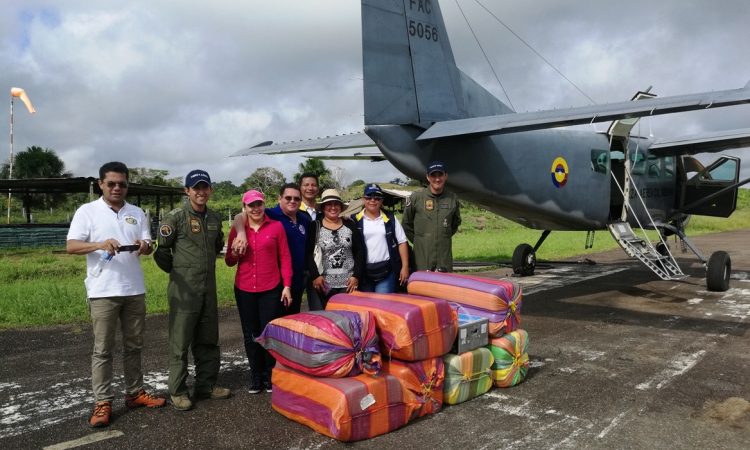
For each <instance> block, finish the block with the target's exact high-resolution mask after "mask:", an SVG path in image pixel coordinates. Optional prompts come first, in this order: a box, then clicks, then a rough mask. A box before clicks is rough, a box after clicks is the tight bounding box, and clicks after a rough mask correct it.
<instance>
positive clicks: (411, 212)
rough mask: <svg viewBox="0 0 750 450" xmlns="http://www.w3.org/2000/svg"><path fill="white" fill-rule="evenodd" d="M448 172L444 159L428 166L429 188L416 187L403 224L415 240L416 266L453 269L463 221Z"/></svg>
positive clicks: (420, 267)
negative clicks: (454, 242) (449, 187)
mask: <svg viewBox="0 0 750 450" xmlns="http://www.w3.org/2000/svg"><path fill="white" fill-rule="evenodd" d="M447 179H448V172H447V171H446V170H445V165H443V163H442V162H440V161H433V162H431V163H430V164H429V165H428V166H427V181H429V182H430V189H429V190H428V191H422V190H419V191H414V192H412V194H411V197H410V198H409V199H407V201H406V209H405V210H404V216H403V219H402V220H401V224H402V226H403V227H404V232H406V237H407V238H408V239H409V240H410V241H411V242H412V243H413V244H414V257H415V260H416V265H417V267H416V270H432V271H437V272H453V245H452V239H451V238H452V237H453V235H454V234H456V231H458V226H459V225H461V212H460V211H459V205H458V197H456V194H454V193H453V192H451V191H447V190H445V180H447Z"/></svg>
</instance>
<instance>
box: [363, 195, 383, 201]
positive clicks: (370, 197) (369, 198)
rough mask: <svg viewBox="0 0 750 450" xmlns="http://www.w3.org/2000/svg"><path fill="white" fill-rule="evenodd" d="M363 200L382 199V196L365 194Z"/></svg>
mask: <svg viewBox="0 0 750 450" xmlns="http://www.w3.org/2000/svg"><path fill="white" fill-rule="evenodd" d="M365 200H375V201H377V202H379V201H380V200H383V197H381V196H380V195H365Z"/></svg>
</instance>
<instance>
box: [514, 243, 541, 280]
mask: <svg viewBox="0 0 750 450" xmlns="http://www.w3.org/2000/svg"><path fill="white" fill-rule="evenodd" d="M535 268H536V253H535V252H534V248H533V247H532V246H530V245H529V244H521V245H519V246H518V247H516V249H515V251H513V273H515V274H516V275H520V276H522V277H528V276H531V275H534V269H535Z"/></svg>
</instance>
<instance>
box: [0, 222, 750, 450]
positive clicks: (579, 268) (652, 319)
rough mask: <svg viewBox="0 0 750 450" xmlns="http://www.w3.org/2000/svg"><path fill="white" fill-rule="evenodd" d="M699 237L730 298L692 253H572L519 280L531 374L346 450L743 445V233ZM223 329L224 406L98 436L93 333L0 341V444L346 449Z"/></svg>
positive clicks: (161, 383) (148, 357)
mask: <svg viewBox="0 0 750 450" xmlns="http://www.w3.org/2000/svg"><path fill="white" fill-rule="evenodd" d="M694 242H695V243H696V245H697V246H698V248H699V249H700V250H701V251H702V252H703V253H704V254H705V255H710V254H711V252H713V251H716V250H720V249H724V250H728V251H729V253H730V255H731V257H732V264H733V277H732V281H731V286H730V290H729V291H727V292H723V293H715V292H708V291H707V290H706V289H705V271H704V270H703V266H702V265H701V264H700V263H699V262H698V260H697V258H695V257H694V256H691V255H690V254H686V255H679V256H678V261H679V262H680V264H681V266H682V267H683V270H684V271H685V272H686V273H688V274H690V275H691V277H690V278H687V279H685V280H681V281H676V282H665V281H661V280H658V279H657V278H656V276H655V275H653V274H652V273H651V272H650V271H649V270H648V269H646V268H645V267H643V266H641V265H640V263H638V262H637V261H635V260H630V259H627V258H626V257H625V256H624V253H622V252H621V251H619V250H618V251H613V252H605V253H600V254H596V255H594V256H590V257H589V258H590V259H593V260H595V261H596V262H597V264H596V265H585V264H575V263H574V261H575V260H572V261H571V264H551V265H548V266H545V267H544V268H543V269H541V270H538V271H537V274H536V275H534V276H533V277H528V278H523V279H518V278H515V279H514V280H516V281H519V282H520V283H521V284H522V285H523V286H524V296H523V308H522V323H521V327H522V328H524V329H525V330H527V331H528V332H529V337H530V351H529V354H530V359H531V369H530V371H529V376H528V378H527V380H526V381H525V382H524V383H522V384H520V385H518V386H516V387H513V388H509V389H499V388H493V389H492V390H491V391H490V392H489V393H487V394H485V395H484V396H481V397H479V398H477V399H474V400H472V401H469V402H466V403H463V404H461V405H456V406H446V407H444V408H443V410H442V411H441V412H440V413H438V414H436V415H433V416H429V417H426V418H423V419H420V420H417V421H414V422H412V423H410V424H409V425H407V426H406V427H404V428H402V429H400V430H397V431H395V432H393V433H390V434H387V435H385V436H380V437H377V438H374V439H371V440H368V441H363V442H359V443H355V444H352V445H351V446H352V447H356V448H376V447H377V448H386V449H410V448H459V447H461V448H471V449H484V448H486V449H496V448H506V449H512V448H519V449H521V448H534V449H540V448H543V449H553V448H559V449H568V448H576V449H577V448H602V449H605V448H606V449H620V448H622V449H625V448H637V447H641V448H712V449H713V448H717V449H747V448H750V403H748V402H749V401H750V370H749V369H750V341H749V340H748V338H749V337H750V331H749V330H748V329H749V328H750V320H748V316H750V244H748V242H750V229H746V230H740V231H733V232H724V233H717V234H712V235H707V236H700V237H697V238H695V239H694ZM673 247H674V246H673ZM509 272H510V270H509V269H500V270H494V271H490V272H483V273H481V274H479V275H481V276H486V277H490V278H502V277H506V276H507V275H509ZM147 326H148V337H147V346H146V348H145V349H144V367H145V370H146V372H147V376H146V383H147V385H148V388H149V389H150V390H151V391H157V392H159V393H162V394H165V391H166V385H165V383H166V375H167V370H166V368H167V358H166V338H167V332H166V329H167V320H166V317H165V316H153V317H149V319H148V323H147ZM220 331H221V346H222V355H223V356H222V358H223V363H222V373H221V375H220V378H219V379H220V383H221V384H222V385H223V386H226V387H229V388H231V389H232V390H233V391H234V393H235V395H234V396H233V397H232V398H231V399H229V400H223V401H202V402H199V403H198V404H197V406H196V408H195V409H194V410H193V411H189V412H177V411H175V410H173V409H172V408H171V407H167V408H163V409H161V410H145V409H139V410H129V409H128V408H126V407H125V404H124V401H123V399H122V398H119V399H118V400H117V401H116V402H115V404H114V408H113V410H114V415H113V423H112V425H111V426H110V427H109V428H107V429H104V430H101V431H100V430H93V429H91V428H89V427H88V425H87V421H88V418H89V415H90V414H91V409H92V408H91V407H92V401H93V399H92V396H91V392H90V390H91V384H90V356H91V347H92V336H91V327H90V325H89V324H81V325H73V326H60V327H50V328H42V329H39V328H37V329H26V330H18V331H6V332H2V333H0V352H1V353H0V354H2V356H3V369H2V372H1V373H0V448H8V449H11V448H13V449H16V448H42V447H46V446H53V445H56V444H61V443H62V444H63V446H58V447H56V448H72V446H74V445H77V444H83V443H87V444H86V446H85V447H83V448H86V449H89V448H112V447H116V448H200V447H204V448H230V447H231V448H259V449H261V448H263V449H267V448H294V449H327V448H344V444H342V443H340V442H337V441H335V440H333V439H330V438H328V437H326V436H322V435H319V434H317V433H315V432H313V431H312V430H310V429H309V428H307V427H305V426H303V425H300V424H297V423H295V422H292V421H289V420H287V419H285V418H284V417H282V416H281V415H279V414H277V413H276V412H274V411H273V409H272V408H271V406H270V394H265V393H264V394H259V395H250V394H248V393H247V391H246V388H245V387H246V384H247V382H248V375H249V371H248V370H247V369H246V362H245V357H244V348H243V345H242V333H241V330H240V326H239V320H238V318H237V313H236V310H235V309H234V308H227V309H224V310H222V312H221V325H220ZM115 373H116V374H118V373H121V364H120V362H119V360H116V364H115ZM115 389H116V390H120V389H122V380H121V378H120V377H118V379H117V384H116V386H115ZM97 439H99V440H97ZM65 445H67V447H64V446H65Z"/></svg>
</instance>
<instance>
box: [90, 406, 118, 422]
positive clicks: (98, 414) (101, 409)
mask: <svg viewBox="0 0 750 450" xmlns="http://www.w3.org/2000/svg"><path fill="white" fill-rule="evenodd" d="M111 413H112V405H111V404H110V403H109V402H99V403H97V404H96V406H95V407H94V414H93V415H92V416H91V420H90V421H89V424H90V425H91V426H92V427H94V428H104V427H108V426H109V415H110V414H111Z"/></svg>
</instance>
